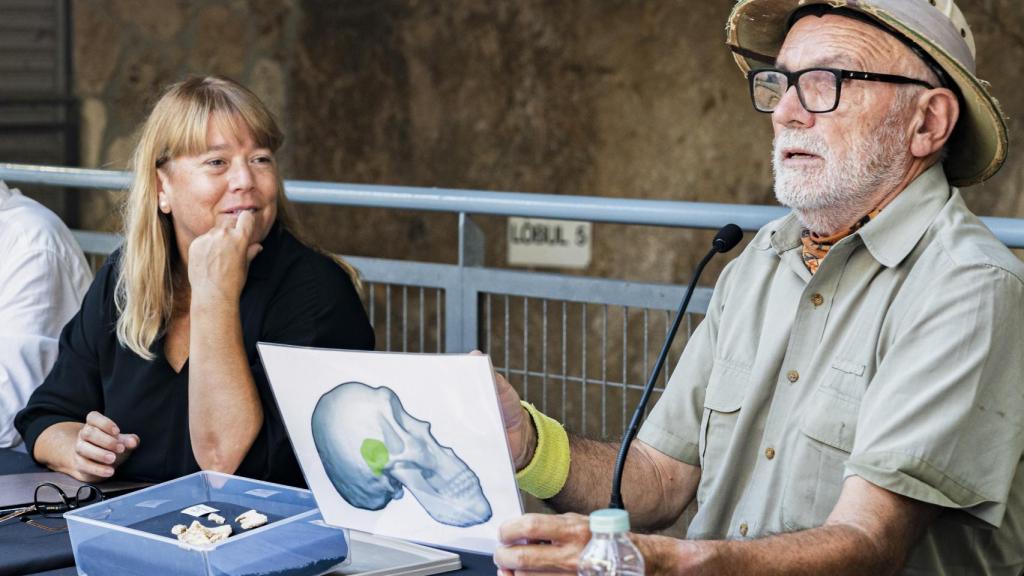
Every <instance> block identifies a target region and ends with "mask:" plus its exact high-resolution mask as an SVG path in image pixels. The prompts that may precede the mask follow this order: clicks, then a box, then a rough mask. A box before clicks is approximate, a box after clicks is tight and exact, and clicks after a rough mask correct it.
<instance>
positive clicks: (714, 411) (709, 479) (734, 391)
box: [697, 359, 750, 504]
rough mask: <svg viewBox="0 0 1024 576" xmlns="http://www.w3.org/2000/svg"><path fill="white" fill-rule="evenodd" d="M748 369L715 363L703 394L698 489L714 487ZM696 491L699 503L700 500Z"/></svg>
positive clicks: (731, 432)
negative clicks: (699, 480)
mask: <svg viewBox="0 0 1024 576" xmlns="http://www.w3.org/2000/svg"><path fill="white" fill-rule="evenodd" d="M749 383H750V368H749V367H748V366H744V365H741V364H737V363H733V362H728V361H725V360H718V359H716V360H715V363H714V366H713V367H712V369H711V377H710V378H709V379H708V387H707V389H706V390H705V393H704V416H703V419H702V421H701V430H700V440H699V442H700V445H699V449H700V463H701V482H700V487H701V488H703V487H705V486H713V485H714V484H715V481H714V480H715V478H716V477H717V476H718V475H719V474H720V470H721V467H722V463H723V462H724V460H725V455H726V453H727V452H728V450H729V446H730V445H731V443H732V441H733V432H734V431H735V429H736V424H737V422H738V421H739V418H740V412H741V410H740V408H741V407H742V406H743V399H744V398H745V397H746V395H747V388H748V386H749ZM703 496H704V493H703V490H702V489H698V493H697V501H698V504H699V503H700V502H702V501H703Z"/></svg>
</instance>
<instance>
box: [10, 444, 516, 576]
mask: <svg viewBox="0 0 1024 576" xmlns="http://www.w3.org/2000/svg"><path fill="white" fill-rule="evenodd" d="M45 471H46V470H45V469H44V468H42V467H40V466H39V465H37V464H36V463H35V462H34V461H33V460H32V458H30V457H29V456H28V455H27V454H24V453H21V452H16V451H14V450H9V449H0V475H4V474H21V473H26V472H45ZM46 540H47V542H46V547H47V549H48V550H47V553H50V554H54V553H56V554H61V553H64V554H69V553H70V550H71V540H70V539H69V538H68V533H67V532H61V533H57V534H48V535H46ZM20 544H21V545H19V544H18V543H14V542H12V541H11V540H10V539H0V557H4V556H8V553H7V551H8V550H10V548H8V547H9V546H11V547H15V546H16V547H18V548H19V549H21V550H25V547H26V546H37V544H34V543H29V542H22V543H20ZM5 549H6V550H5ZM458 554H459V557H460V558H461V559H462V569H461V570H458V571H455V572H447V574H494V573H495V570H496V569H495V567H494V561H493V560H492V559H491V558H490V557H488V556H482V555H479V554H468V553H465V552H459V553H458ZM0 571H2V566H0ZM5 573H6V572H5ZM35 574H39V575H46V576H58V575H59V576H75V575H77V574H78V571H77V570H75V567H74V565H69V566H67V567H65V568H59V569H56V570H49V571H45V572H35Z"/></svg>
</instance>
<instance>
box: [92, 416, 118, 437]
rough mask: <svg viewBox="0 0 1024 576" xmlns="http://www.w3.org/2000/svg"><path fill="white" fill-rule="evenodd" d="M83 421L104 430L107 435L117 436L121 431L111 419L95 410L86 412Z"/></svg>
mask: <svg viewBox="0 0 1024 576" xmlns="http://www.w3.org/2000/svg"><path fill="white" fill-rule="evenodd" d="M85 423H86V424H88V425H89V426H92V427H94V428H98V429H100V430H102V431H103V432H106V433H107V435H109V436H117V435H118V434H120V433H121V430H120V429H119V428H118V427H117V424H115V423H114V421H113V420H111V419H110V418H107V417H106V416H104V415H103V414H100V413H99V412H97V411H95V410H93V411H92V412H89V413H88V414H86V416H85Z"/></svg>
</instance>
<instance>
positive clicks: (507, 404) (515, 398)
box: [470, 350, 537, 470]
mask: <svg viewBox="0 0 1024 576" xmlns="http://www.w3.org/2000/svg"><path fill="white" fill-rule="evenodd" d="M470 354H472V355H474V356H483V355H484V353H483V352H481V351H479V350H473V351H472V352H470ZM494 385H495V387H496V388H497V391H498V404H499V405H500V407H501V419H502V421H503V422H504V423H505V436H507V437H508V447H509V450H510V451H511V452H512V458H513V460H514V464H515V467H516V470H522V469H523V468H524V467H525V466H526V465H527V464H529V463H530V460H532V459H533V450H534V448H536V447H537V431H536V430H535V429H534V427H533V419H532V418H530V415H529V414H528V413H527V412H526V410H525V409H523V406H522V404H520V403H519V393H518V392H516V389H515V388H513V387H512V385H511V384H509V383H508V380H506V379H505V377H504V376H502V375H501V374H499V373H498V372H497V371H495V372H494Z"/></svg>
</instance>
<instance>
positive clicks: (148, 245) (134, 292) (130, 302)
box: [114, 76, 362, 360]
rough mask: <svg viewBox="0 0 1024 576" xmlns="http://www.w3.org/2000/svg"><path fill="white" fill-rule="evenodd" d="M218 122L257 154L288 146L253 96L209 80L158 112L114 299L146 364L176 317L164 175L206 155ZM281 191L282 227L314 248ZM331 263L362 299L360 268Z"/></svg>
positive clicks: (135, 161) (142, 155)
mask: <svg viewBox="0 0 1024 576" xmlns="http://www.w3.org/2000/svg"><path fill="white" fill-rule="evenodd" d="M214 118H216V120H218V121H225V122H227V123H228V126H229V127H230V128H231V129H232V131H233V132H235V133H236V134H240V133H243V132H244V131H248V133H249V135H250V136H251V137H252V139H253V142H255V143H256V145H257V146H259V147H261V148H267V149H269V150H270V151H271V152H277V150H278V148H280V147H281V144H282V143H283V142H284V135H283V134H282V133H281V129H280V128H278V126H277V122H275V121H274V117H273V115H272V114H271V113H270V111H269V110H267V108H266V106H264V105H263V103H262V102H260V100H259V99H258V98H257V97H256V95H255V94H253V93H252V92H250V91H249V90H248V89H246V88H245V87H243V86H242V85H240V84H238V83H236V82H233V81H231V80H228V79H226V78H220V77H216V76H203V77H195V78H189V79H187V80H184V81H182V82H178V83H176V84H173V85H171V86H170V87H169V88H168V89H167V91H166V92H165V93H164V95H163V96H162V97H161V98H160V100H159V101H158V102H157V103H156V106H154V107H153V111H152V113H150V115H149V118H148V119H147V120H146V123H145V125H144V126H143V129H142V135H141V137H140V139H139V143H138V145H137V146H136V147H135V153H134V155H133V157H132V165H133V171H134V176H133V179H132V183H131V186H130V188H129V190H128V198H127V201H126V203H125V207H124V238H125V240H124V246H123V247H122V249H121V260H120V263H119V267H118V275H117V287H116V292H115V296H114V301H115V303H116V305H117V311H118V319H117V339H118V341H119V342H120V343H121V344H122V345H123V346H125V347H127V348H128V349H130V350H132V351H133V352H135V353H136V354H138V355H139V356H141V357H142V358H145V359H147V360H152V359H154V358H155V355H154V354H153V353H152V352H151V351H150V347H151V346H152V344H153V342H154V341H155V340H156V339H157V337H158V336H159V335H160V333H161V331H162V330H164V329H165V327H166V326H167V324H168V322H169V321H170V318H171V313H172V311H173V307H174V279H173V265H174V258H175V253H176V250H177V248H176V246H175V240H174V226H173V225H172V222H171V217H170V216H168V215H166V214H163V213H161V212H160V210H159V209H158V199H157V198H158V191H159V186H158V180H157V178H158V177H157V169H158V168H159V167H161V166H162V165H163V164H164V163H166V162H167V161H168V160H170V159H172V158H176V157H178V156H194V155H197V154H201V153H203V152H205V151H206V148H207V143H206V132H207V126H208V125H209V123H210V122H211V121H212V120H213V119H214ZM277 190H278V194H277V221H278V222H279V223H280V224H281V225H282V227H284V228H285V229H286V230H288V231H289V232H291V233H292V235H294V236H296V237H297V238H298V239H299V241H300V242H303V243H304V244H307V245H310V246H313V245H312V244H310V243H309V242H308V241H306V240H305V239H304V238H303V237H302V235H301V234H298V233H297V230H296V227H295V222H296V220H295V215H294V211H293V208H292V205H291V203H290V202H289V201H288V198H287V197H286V196H285V194H284V181H283V180H282V179H281V175H280V172H278V174H277ZM313 248H314V249H316V250H318V251H320V252H323V251H322V250H320V249H319V248H317V247H316V246H313ZM325 254H326V253H325ZM327 255H328V256H330V257H331V258H332V259H334V260H335V261H336V262H337V263H338V264H339V265H340V266H341V267H342V268H343V269H344V270H345V271H346V272H347V273H348V274H349V276H350V277H351V278H352V281H353V283H354V284H355V285H356V288H357V290H359V291H360V292H362V285H361V283H360V281H359V275H358V273H357V272H356V270H355V268H353V267H352V266H351V265H350V264H348V263H347V262H345V261H344V260H342V259H341V258H339V257H337V256H334V255H331V254H327Z"/></svg>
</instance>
